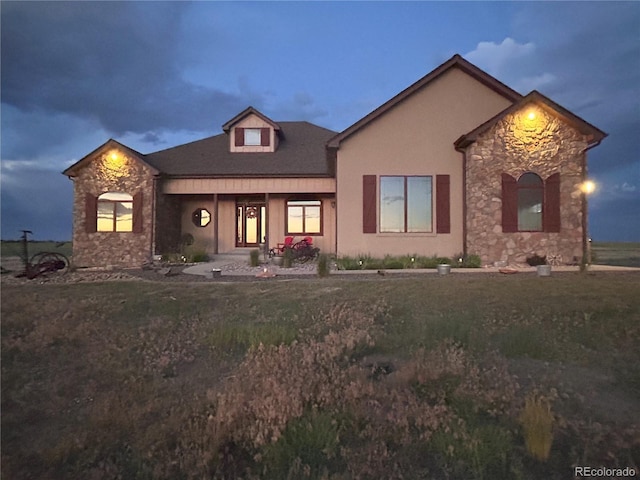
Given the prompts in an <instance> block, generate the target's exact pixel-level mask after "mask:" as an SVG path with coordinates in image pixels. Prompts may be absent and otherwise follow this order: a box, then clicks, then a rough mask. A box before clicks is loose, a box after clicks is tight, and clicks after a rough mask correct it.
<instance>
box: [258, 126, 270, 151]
mask: <svg viewBox="0 0 640 480" xmlns="http://www.w3.org/2000/svg"><path fill="white" fill-rule="evenodd" d="M270 134H271V129H270V128H268V127H265V128H261V129H260V145H261V146H262V147H268V146H269V143H270V142H269V140H270V138H269V137H270V136H271V135H270Z"/></svg>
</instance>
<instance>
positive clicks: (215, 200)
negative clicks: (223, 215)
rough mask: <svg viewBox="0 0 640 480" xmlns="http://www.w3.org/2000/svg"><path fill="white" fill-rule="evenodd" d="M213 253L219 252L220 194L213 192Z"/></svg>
mask: <svg viewBox="0 0 640 480" xmlns="http://www.w3.org/2000/svg"><path fill="white" fill-rule="evenodd" d="M213 253H214V255H217V254H218V194H217V193H214V194H213Z"/></svg>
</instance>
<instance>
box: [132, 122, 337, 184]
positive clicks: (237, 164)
mask: <svg viewBox="0 0 640 480" xmlns="http://www.w3.org/2000/svg"><path fill="white" fill-rule="evenodd" d="M246 111H247V110H245V112H246ZM238 117H239V116H237V117H236V118H238ZM280 126H281V127H282V132H283V133H284V135H283V138H282V140H281V141H280V143H279V145H278V149H277V150H276V151H275V152H265V153H260V152H253V153H244V152H230V151H229V136H228V135H227V134H224V133H223V134H220V135H216V136H213V137H209V138H205V139H203V140H198V141H195V142H191V143H187V144H185V145H180V146H177V147H173V148H169V149H167V150H161V151H159V152H155V153H151V154H148V155H145V157H144V158H145V161H147V162H148V163H149V164H150V165H152V166H154V167H155V168H156V169H157V170H159V171H161V172H162V173H164V174H167V175H170V176H183V177H207V176H208V177H224V176H227V177H229V176H270V177H291V176H294V177H303V176H305V177H306V176H320V177H323V176H330V175H331V170H330V165H329V162H328V161H327V151H326V148H325V146H326V143H327V141H328V140H329V139H330V138H331V137H333V136H334V135H335V134H336V132H334V131H332V130H328V129H326V128H322V127H319V126H317V125H313V124H311V123H309V122H280Z"/></svg>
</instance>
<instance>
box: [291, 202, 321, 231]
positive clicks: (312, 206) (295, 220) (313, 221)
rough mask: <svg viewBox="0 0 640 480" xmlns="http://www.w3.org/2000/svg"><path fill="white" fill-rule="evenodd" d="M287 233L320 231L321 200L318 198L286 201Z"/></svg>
mask: <svg viewBox="0 0 640 480" xmlns="http://www.w3.org/2000/svg"><path fill="white" fill-rule="evenodd" d="M287 233H288V234H291V235H296V234H320V233H322V202H321V201H320V200H289V201H288V202H287Z"/></svg>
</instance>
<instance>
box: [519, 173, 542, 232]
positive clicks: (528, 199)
mask: <svg viewBox="0 0 640 480" xmlns="http://www.w3.org/2000/svg"><path fill="white" fill-rule="evenodd" d="M543 205H544V183H543V182H542V179H541V178H540V177H539V176H538V175H536V174H535V173H531V172H527V173H525V174H523V175H522V176H521V177H520V178H519V179H518V231H520V232H524V231H526V232H541V231H542V207H543Z"/></svg>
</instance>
